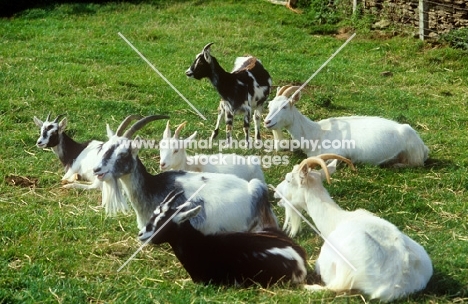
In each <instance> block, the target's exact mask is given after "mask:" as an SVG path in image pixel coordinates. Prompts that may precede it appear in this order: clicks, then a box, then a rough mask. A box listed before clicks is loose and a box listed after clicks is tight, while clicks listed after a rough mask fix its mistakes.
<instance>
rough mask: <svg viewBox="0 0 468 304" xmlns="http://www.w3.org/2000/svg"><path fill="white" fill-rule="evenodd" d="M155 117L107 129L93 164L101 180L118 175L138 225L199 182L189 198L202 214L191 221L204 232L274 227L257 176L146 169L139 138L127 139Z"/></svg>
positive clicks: (270, 212)
mask: <svg viewBox="0 0 468 304" xmlns="http://www.w3.org/2000/svg"><path fill="white" fill-rule="evenodd" d="M155 119H160V116H149V117H146V118H144V119H141V120H140V121H138V122H137V124H138V128H135V129H134V130H129V131H127V132H126V133H125V134H124V135H123V136H118V135H117V134H116V135H114V134H113V133H112V132H111V131H110V130H108V136H109V140H108V141H107V142H106V143H104V145H103V147H102V150H103V153H102V154H101V155H102V158H101V161H100V162H99V164H98V165H97V166H96V167H95V168H94V173H95V174H96V175H97V176H98V178H99V179H100V180H109V179H111V178H119V179H120V181H121V182H122V184H123V187H124V190H125V193H126V194H127V196H128V197H129V199H130V201H131V204H132V206H133V209H134V210H135V212H136V215H137V223H138V228H140V229H141V228H143V227H144V226H145V225H146V223H147V222H148V220H149V219H150V218H151V215H152V214H153V211H154V210H155V209H156V207H157V206H158V205H159V203H160V202H161V201H162V200H163V199H164V197H166V195H167V194H168V193H169V192H170V191H171V190H174V189H180V190H184V192H185V194H187V195H192V194H194V193H195V192H196V191H197V190H198V189H200V188H201V186H202V185H205V186H204V188H203V189H202V190H201V191H200V192H199V193H198V194H197V195H196V196H195V198H194V199H193V201H194V202H195V203H196V204H197V205H202V206H203V207H204V208H203V212H201V213H200V214H199V215H198V216H197V217H195V218H192V219H191V223H192V225H193V226H194V227H195V228H196V229H198V230H200V231H201V232H202V233H204V234H210V233H217V232H220V231H250V230H261V229H263V228H268V227H274V228H276V227H277V222H276V217H275V215H274V214H273V212H272V210H271V206H270V203H269V201H268V193H267V188H266V185H265V184H264V183H262V182H261V181H260V180H258V179H253V180H251V181H249V182H247V181H245V180H243V179H241V178H239V177H237V176H234V175H231V174H220V173H199V172H185V171H167V172H162V173H160V174H157V175H151V174H150V173H148V172H147V170H146V168H145V166H144V165H143V163H142V162H141V161H140V159H139V157H138V150H139V144H140V143H141V142H140V141H139V140H137V139H135V140H133V141H132V140H130V138H131V136H132V135H133V134H134V133H135V131H136V130H137V129H139V128H141V127H142V126H143V125H145V124H146V123H148V122H150V121H152V120H155ZM116 186H117V185H116ZM116 191H117V190H116ZM183 202H185V198H184V197H181V198H180V199H179V200H178V203H179V204H181V203H183Z"/></svg>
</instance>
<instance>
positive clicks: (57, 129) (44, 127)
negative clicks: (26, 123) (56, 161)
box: [34, 116, 67, 149]
mask: <svg viewBox="0 0 468 304" xmlns="http://www.w3.org/2000/svg"><path fill="white" fill-rule="evenodd" d="M57 118H58V117H57ZM56 120H57V119H55V120H54V121H49V118H48V117H47V119H46V121H44V122H43V121H42V120H40V119H38V118H37V117H36V116H34V123H35V124H36V126H38V127H39V128H40V129H41V135H40V136H39V138H38V139H37V142H36V146H37V147H38V148H40V149H43V148H51V147H55V146H57V145H58V144H59V142H60V133H61V132H63V131H64V130H65V127H66V126H67V119H66V118H64V119H62V121H60V123H58V122H57V121H56Z"/></svg>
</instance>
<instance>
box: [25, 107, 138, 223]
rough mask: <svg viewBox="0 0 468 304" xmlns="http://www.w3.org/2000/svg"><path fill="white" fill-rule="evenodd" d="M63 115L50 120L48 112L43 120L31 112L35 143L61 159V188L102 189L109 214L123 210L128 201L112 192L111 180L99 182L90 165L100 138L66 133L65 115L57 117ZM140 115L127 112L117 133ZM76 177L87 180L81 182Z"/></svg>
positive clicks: (97, 148) (92, 164)
mask: <svg viewBox="0 0 468 304" xmlns="http://www.w3.org/2000/svg"><path fill="white" fill-rule="evenodd" d="M62 116H63V115H59V116H57V117H56V118H55V119H54V120H52V121H49V119H50V114H49V115H48V116H47V118H46V120H45V121H42V120H40V119H39V118H37V117H36V116H34V118H33V120H34V123H35V124H36V125H37V126H38V127H39V128H40V129H41V135H40V136H39V138H38V140H37V142H36V146H37V147H38V148H41V149H43V148H51V149H52V151H54V153H55V154H56V155H57V156H58V158H59V160H60V162H61V163H62V164H63V166H64V167H65V171H66V172H65V175H64V176H63V177H62V184H64V186H63V187H64V188H76V189H86V190H88V189H102V205H103V206H104V207H105V208H106V212H107V214H109V215H113V214H114V213H115V209H119V210H123V211H124V210H126V209H128V205H127V203H126V200H125V198H124V197H123V196H122V195H121V193H120V192H118V193H114V192H113V191H112V190H113V189H114V188H115V187H113V186H112V185H111V183H112V182H116V181H109V182H104V183H103V182H102V181H101V180H99V179H98V178H96V176H95V175H94V171H93V168H94V166H95V164H96V162H97V161H98V160H99V159H100V156H99V153H100V151H101V146H102V144H103V142H102V141H97V140H91V141H87V142H84V143H78V142H76V141H75V140H73V139H72V138H71V137H70V136H68V135H67V134H66V133H65V128H66V126H67V118H66V117H65V118H63V119H62V120H61V121H60V122H59V120H60V118H61V117H62ZM137 117H139V116H136V115H131V116H128V117H127V118H126V119H125V120H124V121H123V122H122V124H121V125H120V126H119V128H118V131H117V133H118V134H121V132H122V131H121V130H123V129H125V128H126V127H127V125H128V124H129V123H130V121H131V120H132V119H136V118H137ZM78 180H82V181H87V182H90V184H87V183H80V182H77V181H78Z"/></svg>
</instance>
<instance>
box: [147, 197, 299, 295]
mask: <svg viewBox="0 0 468 304" xmlns="http://www.w3.org/2000/svg"><path fill="white" fill-rule="evenodd" d="M174 193H175V191H174V190H173V191H171V192H170V193H169V194H168V196H167V197H166V199H165V200H164V201H163V202H161V203H160V205H159V206H158V207H157V208H156V210H155V211H154V214H153V216H152V217H151V219H150V220H149V221H148V224H147V225H146V226H145V227H144V228H143V229H141V231H140V233H139V238H140V240H141V241H146V240H148V239H149V238H151V243H153V244H162V243H166V242H167V243H169V244H170V245H171V247H172V250H174V253H175V255H176V257H177V258H178V259H179V261H180V262H181V263H182V265H183V266H184V268H185V269H186V270H187V272H188V273H189V275H190V277H191V278H192V280H193V281H194V282H195V283H204V284H208V283H211V284H216V285H242V286H249V285H252V284H255V283H258V284H260V285H261V286H263V287H268V286H270V285H273V284H275V283H277V282H279V281H283V282H284V281H291V282H292V283H302V282H303V281H304V279H305V276H306V273H307V271H306V262H305V261H306V254H305V250H304V249H303V248H302V247H300V246H299V245H297V244H295V243H294V242H293V241H292V240H291V239H289V238H288V237H286V236H285V235H284V234H283V233H282V232H280V231H278V230H267V231H262V232H256V233H249V232H237V233H235V232H226V233H219V234H214V235H203V234H202V233H201V232H200V231H198V230H196V229H195V228H193V226H192V225H191V224H190V222H189V221H188V220H190V219H191V218H194V217H196V216H197V215H198V214H199V213H200V211H201V209H202V206H200V205H196V206H193V204H192V203H191V202H190V201H188V202H186V203H184V204H182V205H179V206H178V207H176V204H175V203H174V202H175V199H176V198H177V197H178V196H180V195H181V194H182V192H179V193H177V194H174ZM156 231H158V232H157V233H155V232H156Z"/></svg>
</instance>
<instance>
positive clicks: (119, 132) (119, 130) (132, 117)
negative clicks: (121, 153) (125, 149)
mask: <svg viewBox="0 0 468 304" xmlns="http://www.w3.org/2000/svg"><path fill="white" fill-rule="evenodd" d="M140 118H142V116H141V115H138V114H134V115H128V116H127V117H125V119H124V120H123V121H122V122H121V123H120V125H119V127H118V128H117V131H115V134H116V135H117V136H121V135H122V132H123V131H124V130H125V128H127V126H128V125H129V124H130V122H131V121H132V120H135V119H140Z"/></svg>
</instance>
